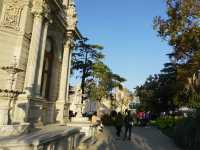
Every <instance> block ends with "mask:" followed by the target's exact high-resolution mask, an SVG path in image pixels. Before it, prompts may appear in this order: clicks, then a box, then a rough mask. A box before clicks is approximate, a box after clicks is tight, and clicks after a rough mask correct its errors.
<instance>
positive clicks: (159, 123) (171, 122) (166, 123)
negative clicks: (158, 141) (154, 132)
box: [150, 117, 183, 129]
mask: <svg viewBox="0 0 200 150" xmlns="http://www.w3.org/2000/svg"><path fill="white" fill-rule="evenodd" d="M182 120H183V119H182V118H174V117H165V118H158V119H156V120H152V121H151V122H150V125H153V126H156V127H159V128H160V129H167V128H173V127H175V125H176V124H178V123H179V122H181V121H182Z"/></svg>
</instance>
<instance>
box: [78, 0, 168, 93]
mask: <svg viewBox="0 0 200 150" xmlns="http://www.w3.org/2000/svg"><path fill="white" fill-rule="evenodd" d="M76 4H77V11H78V19H79V22H78V28H79V30H80V31H81V33H82V34H83V35H84V36H86V37H88V38H89V39H90V43H92V44H100V45H103V46H104V53H105V55H106V59H105V62H106V64H108V65H109V67H110V68H111V69H112V71H113V72H115V73H118V74H120V75H121V76H123V77H125V78H126V79H127V82H126V83H125V86H126V87H128V88H129V89H133V88H134V87H135V86H137V85H140V84H142V83H144V81H145V79H146V78H147V77H148V76H149V75H150V74H154V73H158V72H159V71H160V69H162V67H163V64H164V63H165V62H167V61H168V58H167V56H166V53H168V52H169V51H170V48H169V47H168V45H167V43H166V42H164V41H162V40H161V38H159V37H157V33H156V32H155V31H153V27H152V25H153V23H152V22H153V17H154V16H157V15H160V16H165V9H166V8H165V0H76Z"/></svg>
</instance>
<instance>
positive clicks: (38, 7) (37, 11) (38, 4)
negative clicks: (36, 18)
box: [31, 0, 45, 15]
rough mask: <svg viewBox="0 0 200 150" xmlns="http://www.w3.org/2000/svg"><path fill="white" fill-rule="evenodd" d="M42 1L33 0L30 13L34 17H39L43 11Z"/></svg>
mask: <svg viewBox="0 0 200 150" xmlns="http://www.w3.org/2000/svg"><path fill="white" fill-rule="evenodd" d="M44 4H45V2H44V0H33V7H32V10H31V12H32V13H33V14H34V15H41V14H42V13H43V11H44Z"/></svg>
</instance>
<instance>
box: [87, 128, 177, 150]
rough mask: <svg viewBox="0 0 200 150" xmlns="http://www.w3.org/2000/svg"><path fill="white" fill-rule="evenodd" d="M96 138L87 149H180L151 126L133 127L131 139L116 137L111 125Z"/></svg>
mask: <svg viewBox="0 0 200 150" xmlns="http://www.w3.org/2000/svg"><path fill="white" fill-rule="evenodd" d="M122 135H123V132H122ZM97 138H98V141H97V143H96V144H95V145H93V146H90V147H89V148H88V150H180V149H179V148H177V147H176V145H175V144H174V143H173V141H172V140H171V139H170V138H168V137H167V136H165V135H163V134H162V133H161V131H159V130H158V129H156V128H151V127H147V128H140V127H134V128H133V132H132V139H131V141H123V140H122V138H121V139H117V138H116V136H115V129H114V128H112V127H105V128H104V132H103V133H101V134H99V135H98V136H97Z"/></svg>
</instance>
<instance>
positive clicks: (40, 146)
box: [33, 129, 80, 150]
mask: <svg viewBox="0 0 200 150" xmlns="http://www.w3.org/2000/svg"><path fill="white" fill-rule="evenodd" d="M79 138H80V132H79V130H78V129H72V130H70V131H68V130H67V131H64V132H63V133H62V134H59V135H48V136H45V137H39V138H38V139H36V140H35V141H34V142H33V147H34V150H75V149H76V148H77V147H78V144H79V141H80V139H79Z"/></svg>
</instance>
